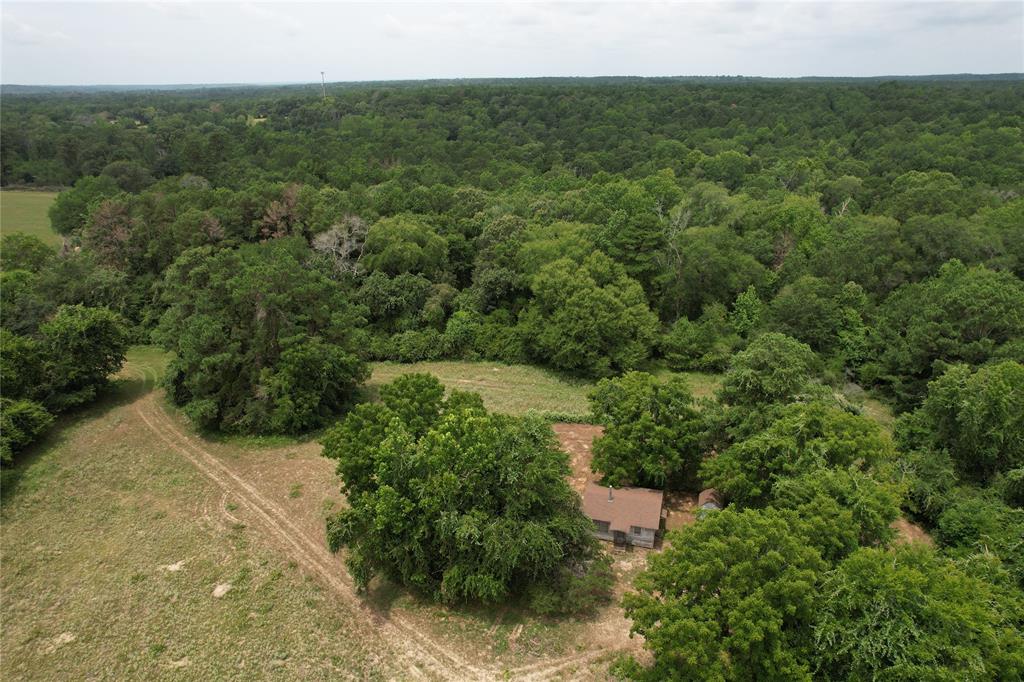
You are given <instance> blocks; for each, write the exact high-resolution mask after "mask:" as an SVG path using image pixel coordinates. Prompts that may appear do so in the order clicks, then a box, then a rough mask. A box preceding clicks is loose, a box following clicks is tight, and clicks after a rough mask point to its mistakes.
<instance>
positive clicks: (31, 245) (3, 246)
mask: <svg viewBox="0 0 1024 682" xmlns="http://www.w3.org/2000/svg"><path fill="white" fill-rule="evenodd" d="M56 257H57V254H56V252H55V251H54V249H53V247H51V246H49V245H47V244H45V243H44V242H43V241H42V240H41V239H39V238H38V237H34V236H32V235H29V234H20V233H18V232H15V233H13V234H5V235H4V236H3V239H0V270H27V271H29V272H39V271H40V270H42V269H43V268H44V267H46V266H47V265H49V264H50V263H51V262H52V261H53V260H54V258H56Z"/></svg>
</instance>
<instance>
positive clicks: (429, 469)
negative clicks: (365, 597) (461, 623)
mask: <svg viewBox="0 0 1024 682" xmlns="http://www.w3.org/2000/svg"><path fill="white" fill-rule="evenodd" d="M443 393H444V389H443V387H442V386H441V383H440V382H439V381H437V379H435V378H433V377H430V376H425V375H414V376H408V377H402V378H400V379H398V380H396V381H395V382H394V383H393V384H391V385H390V386H389V387H385V389H384V390H382V394H381V399H382V401H381V402H380V403H375V404H369V405H363V406H360V407H359V408H357V409H356V410H355V411H353V412H352V413H351V414H349V415H348V417H346V419H345V420H344V421H343V422H341V423H340V424H339V425H337V426H335V427H334V428H332V429H331V430H329V431H328V432H327V434H326V435H325V436H324V439H323V444H324V455H325V456H327V457H330V458H332V459H335V460H337V462H338V473H339V475H340V476H341V478H342V481H343V485H344V490H345V491H346V493H347V495H348V499H349V505H350V506H349V508H348V509H346V510H344V511H342V512H341V513H339V514H337V515H336V516H334V517H332V518H331V519H329V521H328V540H329V543H330V546H331V548H332V550H335V551H337V550H338V549H340V548H341V547H343V546H344V547H348V549H349V554H348V558H347V560H346V563H347V565H348V567H349V570H350V571H351V573H352V575H353V577H354V578H355V580H356V584H357V585H358V586H359V587H360V588H363V589H365V588H366V586H367V585H368V584H369V582H370V580H371V579H372V578H373V577H374V575H376V574H378V573H382V574H384V575H385V576H387V577H388V578H390V579H391V580H394V581H396V582H398V583H400V584H402V585H405V586H407V587H409V588H412V589H414V590H416V591H419V592H422V593H424V594H426V595H428V596H430V597H432V598H434V599H437V600H439V601H444V602H449V603H459V602H484V603H496V602H502V601H506V600H508V599H510V598H513V597H516V596H523V595H528V596H529V598H530V599H531V600H533V601H535V602H536V603H537V604H538V605H541V606H542V608H543V609H544V610H548V611H550V610H553V609H554V610H557V609H558V607H557V604H555V603H553V602H558V601H559V597H558V595H559V591H560V590H561V591H564V593H566V594H574V595H576V597H579V596H581V592H580V590H579V588H580V587H581V585H579V584H578V582H577V581H579V580H580V578H579V576H586V575H587V574H588V573H590V572H591V571H592V570H600V571H602V572H607V563H606V562H602V561H597V559H598V551H599V550H598V548H597V541H596V540H595V539H594V537H593V535H592V533H591V530H592V524H591V522H590V521H589V520H588V519H587V518H586V517H585V516H583V514H582V512H581V511H580V507H579V505H580V502H579V497H578V496H577V495H576V493H575V492H574V491H573V490H572V489H571V488H570V487H569V485H568V483H567V482H566V477H567V475H568V473H569V466H568V461H567V458H566V455H565V453H564V452H562V451H561V450H559V449H558V447H557V445H556V442H555V439H554V434H553V433H552V432H551V429H550V427H549V426H548V425H547V424H545V423H544V422H543V421H541V420H539V419H536V418H513V417H507V416H502V415H494V414H488V413H487V411H486V410H485V409H484V408H483V403H482V401H481V400H480V397H479V396H477V395H475V394H465V393H459V392H454V393H453V394H452V395H451V396H449V397H448V398H447V399H443V398H442V396H443ZM598 582H599V583H602V582H603V584H605V589H603V590H600V589H599V590H597V592H598V593H600V594H599V595H595V596H600V597H601V598H607V594H608V593H607V587H608V585H607V581H598ZM590 587H594V585H593V584H590ZM592 605H593V603H591V604H590V606H592ZM577 606H579V607H581V608H585V607H586V606H588V605H586V604H578V605H577Z"/></svg>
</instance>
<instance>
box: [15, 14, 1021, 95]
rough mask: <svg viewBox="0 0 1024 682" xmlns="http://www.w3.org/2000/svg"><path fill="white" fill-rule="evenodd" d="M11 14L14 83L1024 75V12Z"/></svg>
mask: <svg viewBox="0 0 1024 682" xmlns="http://www.w3.org/2000/svg"><path fill="white" fill-rule="evenodd" d="M0 7H2V9H0V11H2V16H3V37H4V41H3V47H2V50H3V52H2V57H3V73H2V74H0V78H2V80H3V81H4V82H8V83H11V82H20V83H43V82H49V83H53V82H66V83H101V82H102V83H114V82H118V83H180V82H189V83H197V82H287V81H291V82H295V81H304V82H310V81H315V80H318V79H319V73H320V71H321V70H325V71H327V75H328V78H329V79H333V80H381V79H397V78H432V77H437V78H450V77H487V76H554V75H584V76H594V75H648V76H659V75H696V74H708V75H719V74H746V75H762V76H800V75H826V76H833V75H852V76H863V75H879V74H899V73H905V74H922V73H954V72H975V73H986V72H987V73H991V72H1005V71H1024V54H1022V45H1024V3H1021V2H1019V0H1015V1H1012V2H929V1H924V0H920V1H919V0H910V1H905V0H896V1H891V2H864V1H856V2H844V1H838V2H837V1H829V2H825V1H803V2H786V1H782V0H778V1H768V2H635V3H626V2H620V3H611V2H605V3H601V2H596V3H594V2H588V3H582V2H563V3H555V2H505V3H491V2H487V3H485V2H461V3H453V2H447V3H429V2H378V3H358V2H355V3H319V4H318V3H306V2H247V3H238V2H155V3H149V4H141V3H105V2H100V3H89V2H76V3H47V2H41V3H24V2H17V1H14V2H8V1H7V0H4V2H3V4H2V6H0Z"/></svg>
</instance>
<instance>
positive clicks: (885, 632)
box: [814, 544, 1024, 680]
mask: <svg viewBox="0 0 1024 682" xmlns="http://www.w3.org/2000/svg"><path fill="white" fill-rule="evenodd" d="M1019 601H1020V597H1019V593H1018V594H1017V595H1012V596H1010V597H1007V596H1005V594H1000V593H999V592H998V591H997V590H996V589H995V588H994V587H993V586H992V585H991V584H989V583H987V582H986V581H983V580H979V579H977V578H974V577H972V576H970V575H968V574H966V573H965V572H964V571H962V570H960V569H959V568H958V567H957V566H956V565H955V564H953V562H951V561H948V560H946V559H943V558H940V557H939V556H937V555H936V554H935V552H934V551H933V550H931V549H929V548H927V547H924V546H921V545H920V544H911V545H903V546H897V547H896V548H894V549H892V550H881V549H871V548H867V549H861V550H859V551H857V552H855V553H854V554H852V555H851V556H850V557H848V558H847V559H846V560H845V561H843V562H842V563H841V564H839V566H837V567H836V568H835V569H834V570H833V571H831V572H829V573H828V574H826V575H825V577H824V579H823V581H822V586H821V590H820V596H819V597H818V599H817V600H816V604H815V606H814V612H815V623H814V643H815V649H816V651H817V661H816V674H817V675H819V676H821V677H822V678H825V679H834V680H871V679H893V680H916V679H928V680H965V679H970V680H1010V679H1017V678H1019V677H1020V675H1021V674H1022V672H1024V639H1022V637H1021V625H1022V622H1021V615H1022V613H1024V611H1022V610H1021V604H1020V603H1019Z"/></svg>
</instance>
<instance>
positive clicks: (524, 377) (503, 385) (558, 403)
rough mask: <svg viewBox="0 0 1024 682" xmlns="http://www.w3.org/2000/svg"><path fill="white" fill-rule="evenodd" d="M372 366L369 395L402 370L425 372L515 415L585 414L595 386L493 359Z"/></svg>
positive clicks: (537, 369)
mask: <svg viewBox="0 0 1024 682" xmlns="http://www.w3.org/2000/svg"><path fill="white" fill-rule="evenodd" d="M371 369H372V371H373V374H372V376H371V377H370V380H369V381H368V382H367V387H368V388H369V389H370V393H371V395H373V394H375V393H376V389H378V388H379V387H380V385H381V384H386V383H388V382H390V381H392V380H393V379H395V378H396V377H398V376H400V375H402V374H410V373H414V372H426V373H428V374H433V375H434V376H436V377H437V378H438V379H440V380H441V383H443V384H444V385H445V386H446V387H448V388H449V389H457V390H460V391H471V392H473V393H479V394H480V396H481V397H482V398H483V399H484V405H486V406H487V409H489V410H493V411H495V412H503V413H506V414H515V415H520V414H525V413H526V412H528V411H530V410H534V411H539V412H557V413H568V414H579V415H583V414H586V413H587V412H588V411H589V409H588V407H587V392H588V391H589V390H590V389H591V388H593V386H594V384H593V383H591V382H588V381H582V380H574V379H570V378H565V377H561V376H559V375H557V374H554V373H552V372H549V371H547V370H544V369H540V368H537V367H530V366H528V365H502V364H498V363H492V362H417V363H412V364H398V363H392V362H377V363H373V364H372V365H371Z"/></svg>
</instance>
